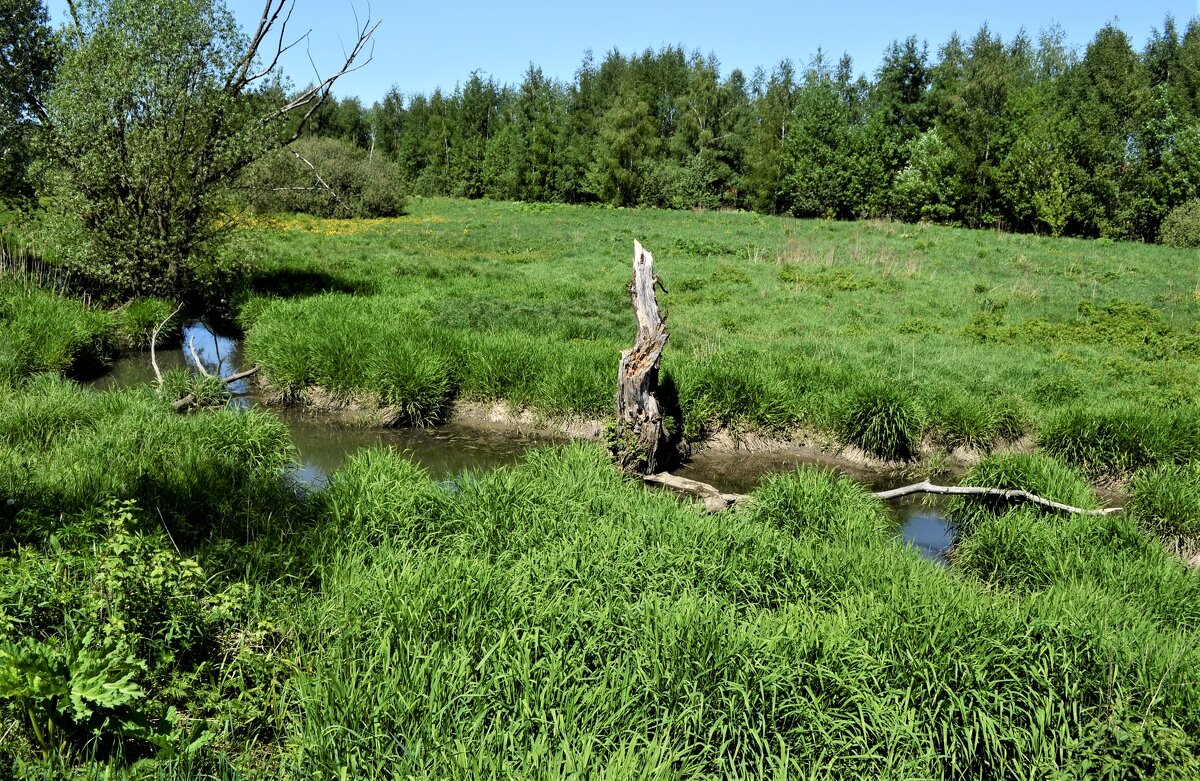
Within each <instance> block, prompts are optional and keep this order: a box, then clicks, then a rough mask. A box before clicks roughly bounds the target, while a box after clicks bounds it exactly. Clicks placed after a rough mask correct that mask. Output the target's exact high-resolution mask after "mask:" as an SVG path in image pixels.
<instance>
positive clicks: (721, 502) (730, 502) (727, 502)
mask: <svg viewBox="0 0 1200 781" xmlns="http://www.w3.org/2000/svg"><path fill="white" fill-rule="evenodd" d="M642 479H643V480H644V481H645V482H647V483H651V484H653V485H662V486H666V487H667V488H673V489H675V490H676V491H681V492H683V493H686V494H691V495H692V496H697V497H699V498H701V499H703V500H704V506H705V508H706V509H708V510H709V511H716V510H724V509H726V508H729V507H732V506H734V505H735V504H738V503H739V502H746V501H748V500H749V499H750V496H748V495H747V494H727V493H722V492H721V491H720V490H719V489H718V488H716V487H715V486H711V485H709V484H708V483H702V482H700V481H699V480H689V479H688V478H686V477H679V476H677V475H673V474H671V473H670V472H659V473H658V474H653V475H646V476H645V477H644V478H642ZM913 494H941V495H948V496H994V497H997V498H1000V499H1007V500H1009V501H1022V502H1029V503H1030V504H1036V505H1039V506H1041V507H1046V508H1048V509H1051V510H1059V511H1060V512H1065V513H1073V514H1075V515H1092V516H1098V515H1113V514H1114V513H1119V512H1122V510H1123V508H1121V507H1106V508H1104V509H1102V510H1086V509H1084V508H1082V507H1073V506H1071V505H1069V504H1062V503H1061V502H1055V501H1053V500H1051V499H1046V498H1044V497H1041V496H1038V495H1037V494H1031V493H1029V492H1028V491H1022V490H1020V489H1006V488H981V487H977V486H967V485H934V484H933V483H931V482H929V481H928V480H923V481H922V482H920V483H913V484H912V485H906V486H903V487H900V488H893V489H891V490H889V491H876V492H875V493H874V495H875V496H877V497H879V498H880V499H883V500H884V501H887V500H890V499H899V498H901V497H904V496H911V495H913Z"/></svg>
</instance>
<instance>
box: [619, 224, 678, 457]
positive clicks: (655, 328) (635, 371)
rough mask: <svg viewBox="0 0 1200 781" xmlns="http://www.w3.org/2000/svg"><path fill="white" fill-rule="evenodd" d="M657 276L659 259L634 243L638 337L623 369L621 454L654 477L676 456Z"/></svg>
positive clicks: (625, 356) (623, 356) (632, 287)
mask: <svg viewBox="0 0 1200 781" xmlns="http://www.w3.org/2000/svg"><path fill="white" fill-rule="evenodd" d="M656 285H658V286H661V283H660V282H659V280H658V277H656V276H655V275H654V257H653V256H652V255H651V254H650V253H649V252H647V251H646V250H645V249H643V248H642V245H641V244H640V243H639V242H638V241H636V240H635V241H634V242H633V282H632V283H630V285H629V296H630V298H631V299H632V301H633V312H634V315H636V316H637V337H636V339H635V340H634V343H633V347H631V348H630V349H628V350H624V351H622V353H621V365H620V367H619V368H618V370H617V424H616V432H615V433H616V442H615V447H614V450H615V456H616V459H617V463H618V464H619V465H620V467H621V468H622V469H623V470H625V471H626V472H629V473H637V474H643V475H645V474H653V473H654V472H657V471H659V470H660V469H661V468H662V467H663V465H664V464H665V462H666V461H667V460H668V459H669V457H670V454H669V453H668V452H667V430H666V428H665V427H664V426H663V415H662V409H661V408H660V407H659V403H658V399H657V397H656V396H655V393H656V392H657V390H658V361H659V358H660V357H661V356H662V351H663V347H664V346H666V344H667V327H666V322H667V319H666V317H665V316H662V315H660V314H659V311H658V300H657V299H656V298H655V296H654V288H655V286H656Z"/></svg>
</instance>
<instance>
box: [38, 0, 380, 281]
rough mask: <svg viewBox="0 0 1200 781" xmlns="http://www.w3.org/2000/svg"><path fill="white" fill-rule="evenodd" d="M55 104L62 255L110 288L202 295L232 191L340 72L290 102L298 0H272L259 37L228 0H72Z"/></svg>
mask: <svg viewBox="0 0 1200 781" xmlns="http://www.w3.org/2000/svg"><path fill="white" fill-rule="evenodd" d="M69 7H70V11H71V22H70V24H69V25H68V26H67V28H66V29H65V30H64V31H63V44H64V56H63V60H62V64H61V66H60V67H59V70H58V74H57V77H56V80H55V83H54V86H53V88H52V89H51V91H50V94H49V97H48V100H47V106H46V125H47V130H48V133H47V140H48V142H49V143H48V144H47V149H46V160H47V162H46V170H45V178H44V188H45V191H44V194H45V195H46V196H48V200H49V203H50V205H51V213H52V215H53V219H52V220H51V224H52V225H54V226H57V228H58V229H59V230H58V232H59V234H60V241H58V242H57V244H58V250H59V252H61V254H62V255H63V256H64V259H65V260H67V261H68V262H70V263H73V264H74V265H75V266H77V267H78V268H79V270H80V271H81V272H82V273H83V274H84V275H85V276H86V277H87V278H89V279H91V280H92V281H93V282H94V283H95V284H96V285H97V287H98V288H100V290H101V291H102V292H103V293H105V294H106V295H110V296H129V295H142V294H148V293H159V294H163V293H165V294H174V295H179V294H184V293H187V292H191V291H192V290H193V286H194V284H195V282H196V279H197V277H198V276H202V272H203V270H204V269H205V267H206V266H210V264H211V263H212V261H213V259H214V257H215V254H216V250H217V247H218V244H219V239H220V238H221V236H222V235H223V232H224V230H225V229H226V227H227V224H228V220H227V219H225V218H224V215H225V214H226V213H227V212H226V210H225V206H226V203H227V201H226V198H227V196H228V193H229V191H230V185H231V183H232V182H233V181H234V179H235V178H236V177H237V175H238V174H239V173H240V172H241V171H242V170H243V169H245V167H246V166H248V165H249V164H250V163H252V162H254V161H255V160H257V159H259V158H260V157H262V156H263V155H265V154H267V153H268V152H270V151H271V150H273V149H277V148H278V147H280V146H282V145H286V144H288V143H290V142H291V141H294V140H295V139H296V138H297V137H298V136H299V135H300V132H301V130H302V129H303V126H304V124H305V122H306V121H307V119H308V118H309V117H311V116H312V115H313V113H314V112H315V111H316V110H317V108H318V107H319V106H320V105H321V103H322V101H324V100H325V98H326V97H328V95H329V91H330V89H331V87H332V86H333V83H334V82H335V81H336V80H337V78H338V77H339V76H341V75H342V74H344V73H347V72H349V71H350V70H353V69H354V68H355V67H357V66H356V65H355V63H356V61H357V60H359V59H360V57H361V55H362V54H363V52H364V49H365V47H366V45H367V43H368V41H369V40H370V38H371V35H372V33H373V32H374V30H375V26H376V25H375V24H372V23H371V21H370V20H367V22H366V23H364V24H361V25H359V26H358V31H357V32H358V38H357V41H356V42H355V44H354V46H352V47H351V49H350V51H349V54H348V55H347V56H346V58H345V60H344V61H343V62H342V63H341V64H340V66H339V67H337V68H336V71H335V72H334V73H333V75H331V76H329V77H327V78H324V79H321V80H320V81H319V82H318V83H316V84H314V85H313V86H311V87H309V88H308V89H306V90H304V91H302V92H301V93H299V94H298V95H295V96H292V97H290V98H289V97H286V96H285V94H284V91H283V89H282V86H281V79H280V76H279V71H278V64H279V59H280V55H281V54H283V52H285V51H286V50H287V49H288V48H290V47H291V46H294V45H295V44H296V43H298V42H300V41H301V40H303V39H304V38H305V37H306V35H307V33H306V34H305V35H301V36H299V37H298V38H291V39H289V37H288V30H287V24H288V20H289V19H290V17H291V9H292V4H291V3H290V2H287V0H267V2H266V3H265V5H264V7H263V12H262V16H261V18H260V20H259V22H258V25H257V27H256V28H255V30H254V32H253V33H252V34H251V35H246V34H244V33H243V32H242V31H241V30H240V29H239V28H238V26H237V24H236V22H235V21H234V19H233V15H232V14H231V13H230V12H229V10H228V9H227V8H226V7H225V5H224V3H223V2H222V1H221V0H82V1H81V2H70V3H69Z"/></svg>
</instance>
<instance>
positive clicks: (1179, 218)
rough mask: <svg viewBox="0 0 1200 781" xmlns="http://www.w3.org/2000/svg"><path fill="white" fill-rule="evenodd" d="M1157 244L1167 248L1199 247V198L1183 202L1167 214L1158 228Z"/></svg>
mask: <svg viewBox="0 0 1200 781" xmlns="http://www.w3.org/2000/svg"><path fill="white" fill-rule="evenodd" d="M1158 242H1159V243H1160V244H1166V245H1167V246H1168V247H1179V248H1180V249H1195V248H1197V247H1200V198H1193V199H1192V200H1190V201H1184V202H1183V203H1181V204H1179V205H1178V206H1176V207H1175V208H1174V209H1172V210H1171V211H1170V212H1168V213H1167V216H1166V218H1164V219H1163V221H1162V225H1160V226H1159V228H1158Z"/></svg>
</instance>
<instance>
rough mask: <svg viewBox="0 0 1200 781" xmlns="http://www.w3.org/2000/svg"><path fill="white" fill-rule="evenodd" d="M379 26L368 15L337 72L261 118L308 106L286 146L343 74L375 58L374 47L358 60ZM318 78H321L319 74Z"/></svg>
mask: <svg viewBox="0 0 1200 781" xmlns="http://www.w3.org/2000/svg"><path fill="white" fill-rule="evenodd" d="M378 27H379V22H378V21H375V22H372V20H371V18H370V17H367V19H366V21H364V22H363V23H362V24H361V25H359V27H358V38H357V40H355V42H354V46H353V47H351V49H350V53H349V54H347V55H346V56H345V60H344V61H343V63H342V67H341V68H340V69H338V71H337V72H336V73H334V74H333V75H332V76H329V77H328V78H324V79H320V81H319V82H318V83H316V84H313V85H312V86H310V87H309V88H308V89H306V90H305V91H304V92H302V93H300V94H299V95H297V96H296V97H295V98H293V99H292V100H290V101H288V102H287V103H285V104H284V105H283V106H280V107H279V108H277V109H276V110H274V111H272V112H271V113H269V114H267V115H266V116H264V117H262V118H261V120H260V121H261V122H262V123H263V124H266V123H269V122H272V121H274V120H276V119H279V118H281V117H284V116H286V115H287V114H290V113H291V112H293V111H296V110H298V109H301V108H304V107H306V106H307V111H305V112H304V116H303V117H301V118H300V122H299V123H297V125H296V129H295V132H293V133H292V136H291V137H290V138H288V139H287V140H285V141H284V145H285V146H286V145H287V144H290V143H292V142H293V141H295V140H296V139H297V138H299V137H300V134H301V133H302V132H303V130H304V127H305V126H306V125H307V124H308V120H309V118H311V117H312V115H313V114H314V113H315V112H316V111H317V109H318V108H320V107H321V105H322V104H324V102H325V100H326V99H327V98H328V97H329V93H330V91H331V90H332V89H333V85H334V83H335V82H336V81H337V80H338V79H340V78H341V77H342V76H345V75H346V74H347V73H353V72H354V71H356V70H359V69H360V68H363V67H365V66H366V65H367V63H369V62H371V60H372V59H374V53H373V49H372V53H371V54H368V55H367V58H366V59H365V60H363V61H361V62H359V61H358V59H359V57H360V56H362V53H363V50H364V49H366V47H367V43H368V42H370V41H371V37H372V36H373V35H374V34H375V30H376V29H377V28H378ZM373 46H374V44H372V47H373ZM318 78H320V76H319V75H318Z"/></svg>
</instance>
